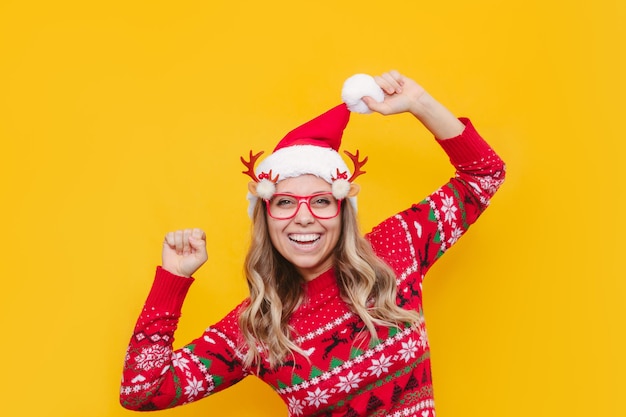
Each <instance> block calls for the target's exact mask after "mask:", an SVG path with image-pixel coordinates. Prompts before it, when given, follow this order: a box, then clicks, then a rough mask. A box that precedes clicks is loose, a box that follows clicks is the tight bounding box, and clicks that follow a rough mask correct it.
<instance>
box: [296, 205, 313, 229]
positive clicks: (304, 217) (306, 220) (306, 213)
mask: <svg viewBox="0 0 626 417" xmlns="http://www.w3.org/2000/svg"><path fill="white" fill-rule="evenodd" d="M294 220H295V222H296V223H299V224H310V223H313V222H314V221H315V216H313V213H311V210H309V206H308V204H307V203H306V201H300V203H299V204H298V210H297V211H296V215H295V217H294Z"/></svg>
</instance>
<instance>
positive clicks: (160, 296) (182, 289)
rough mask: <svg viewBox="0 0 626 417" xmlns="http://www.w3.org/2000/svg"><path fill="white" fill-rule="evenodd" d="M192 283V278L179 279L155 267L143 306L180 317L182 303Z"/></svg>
mask: <svg viewBox="0 0 626 417" xmlns="http://www.w3.org/2000/svg"><path fill="white" fill-rule="evenodd" d="M193 281H194V279H193V278H185V277H179V276H177V275H174V274H172V273H171V272H168V271H166V270H165V269H163V268H162V267H160V266H159V267H157V269H156V274H155V277H154V282H153V283H152V288H151V289H150V294H148V298H147V300H146V305H145V306H146V307H148V308H154V309H159V310H164V311H167V312H169V313H172V314H176V315H180V312H181V309H182V306H183V302H184V301H185V297H186V296H187V292H188V291H189V287H191V284H192V283H193Z"/></svg>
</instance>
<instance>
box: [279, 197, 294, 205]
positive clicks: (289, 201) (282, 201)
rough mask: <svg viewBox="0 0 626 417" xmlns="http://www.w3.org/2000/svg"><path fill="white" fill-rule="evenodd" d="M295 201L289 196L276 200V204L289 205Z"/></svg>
mask: <svg viewBox="0 0 626 417" xmlns="http://www.w3.org/2000/svg"><path fill="white" fill-rule="evenodd" d="M293 203H294V202H293V200H290V199H288V198H281V199H280V200H278V201H277V202H276V205H277V206H279V207H287V206H289V205H291V204H293Z"/></svg>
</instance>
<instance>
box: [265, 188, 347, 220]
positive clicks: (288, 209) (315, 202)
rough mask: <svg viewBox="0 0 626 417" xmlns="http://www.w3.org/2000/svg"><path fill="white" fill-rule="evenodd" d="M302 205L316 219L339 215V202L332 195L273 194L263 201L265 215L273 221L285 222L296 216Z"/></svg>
mask: <svg viewBox="0 0 626 417" xmlns="http://www.w3.org/2000/svg"><path fill="white" fill-rule="evenodd" d="M302 203H304V204H306V206H307V208H308V209H309V211H310V212H311V214H313V216H314V217H315V218H317V219H332V218H333V217H336V216H337V215H338V214H339V211H340V209H341V200H337V199H336V198H335V197H334V196H333V195H332V193H316V194H311V195H293V194H274V195H273V196H272V198H271V199H269V200H265V206H266V207H267V213H268V214H269V215H270V217H272V218H273V219H277V220H287V219H291V218H293V217H295V216H296V214H297V213H298V210H300V206H301V205H302Z"/></svg>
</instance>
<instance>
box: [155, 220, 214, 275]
mask: <svg viewBox="0 0 626 417" xmlns="http://www.w3.org/2000/svg"><path fill="white" fill-rule="evenodd" d="M207 259H208V254H207V251H206V234H205V233H204V231H203V230H202V229H184V230H177V231H175V232H168V233H167V234H166V235H165V239H164V240H163V254H162V267H163V269H165V270H166V271H168V272H170V273H172V274H174V275H178V276H181V277H191V276H192V275H193V274H194V272H196V271H197V270H198V269H199V268H200V267H201V266H202V264H204V263H205V262H206V260H207Z"/></svg>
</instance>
